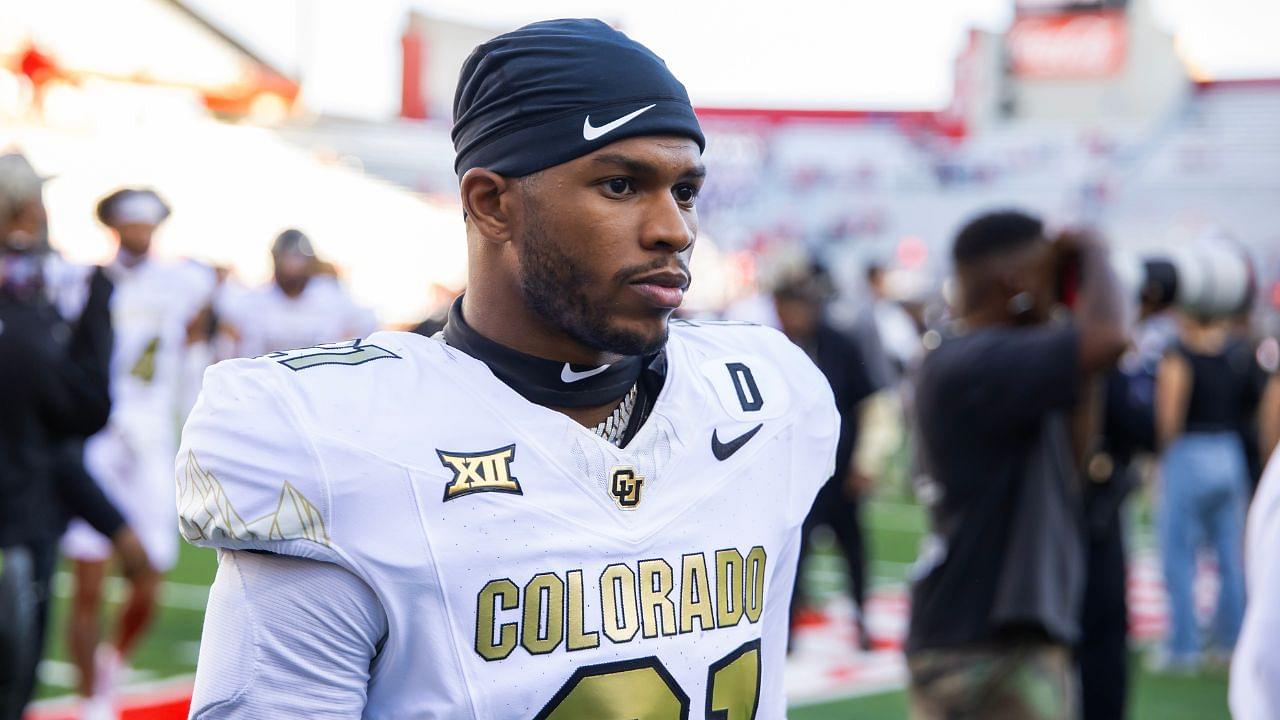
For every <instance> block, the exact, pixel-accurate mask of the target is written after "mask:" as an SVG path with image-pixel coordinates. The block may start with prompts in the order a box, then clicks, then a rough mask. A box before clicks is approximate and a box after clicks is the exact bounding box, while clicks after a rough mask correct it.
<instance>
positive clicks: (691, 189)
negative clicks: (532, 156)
mask: <svg viewBox="0 0 1280 720" xmlns="http://www.w3.org/2000/svg"><path fill="white" fill-rule="evenodd" d="M704 175H705V170H704V168H703V166H702V163H701V161H700V159H699V152H698V146H697V144H696V143H694V142H693V141H692V140H689V139H686V138H679V137H642V138H631V139H627V140H621V141H618V142H616V143H613V144H611V145H608V146H606V147H604V148H601V149H600V150H597V151H596V152H594V153H592V154H590V155H585V156H583V157H581V158H577V159H575V160H572V161H570V162H567V163H564V164H562V165H557V166H555V167H552V168H549V169H547V170H544V171H542V172H540V173H537V174H536V175H535V176H531V177H529V178H525V179H524V180H522V181H520V182H521V189H520V193H521V197H522V201H521V205H522V214H521V219H522V222H521V223H520V226H519V227H518V228H517V230H516V233H515V235H514V238H513V246H514V250H515V252H516V253H517V254H518V257H517V259H518V263H519V277H520V285H521V291H522V292H523V294H524V297H525V301H526V302H527V303H528V304H529V306H530V307H531V308H533V309H534V310H535V311H536V312H537V313H538V314H539V315H541V316H542V317H544V318H546V319H547V321H548V322H550V323H551V324H553V325H554V326H556V327H557V328H559V329H560V330H561V331H563V332H564V333H566V334H567V335H569V336H570V337H572V338H573V339H574V340H576V341H578V342H580V343H582V344H583V345H585V346H587V347H589V348H592V349H594V350H599V351H602V352H611V353H617V354H620V355H641V354H645V353H650V352H654V351H656V350H658V349H660V348H661V347H662V346H663V345H664V344H665V343H666V339H667V320H668V319H669V318H670V317H671V313H672V312H673V311H674V310H675V309H676V308H677V307H678V306H679V305H680V303H681V301H682V300H683V296H684V290H685V289H686V288H687V287H688V285H689V256H690V255H691V254H692V252H693V243H694V239H695V238H696V236H697V232H698V213H697V210H696V209H695V202H696V197H697V194H698V191H699V189H700V188H701V186H702V180H703V176H704Z"/></svg>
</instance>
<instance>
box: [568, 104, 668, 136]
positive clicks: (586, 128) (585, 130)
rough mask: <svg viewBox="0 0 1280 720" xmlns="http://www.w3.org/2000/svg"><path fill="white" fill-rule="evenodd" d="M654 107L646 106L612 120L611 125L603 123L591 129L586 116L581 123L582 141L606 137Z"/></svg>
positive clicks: (589, 118)
mask: <svg viewBox="0 0 1280 720" xmlns="http://www.w3.org/2000/svg"><path fill="white" fill-rule="evenodd" d="M656 106H657V105H656V103H655V104H654V105H646V106H645V107H642V108H640V109H639V110H636V111H635V112H631V113H627V114H626V115H623V116H622V117H620V118H618V119H617V120H614V121H613V122H611V123H605V124H604V125H601V126H600V127H593V126H592V125H591V116H590V115H588V116H587V117H586V119H584V120H583V121H582V139H583V140H595V139H596V138H599V137H603V136H604V135H607V134H609V133H611V132H613V131H614V130H617V129H618V128H620V127H622V126H623V125H626V124H627V123H629V122H631V121H632V120H635V119H636V118H638V117H640V115H641V114H643V113H645V112H647V111H649V110H652V109H653V108H654V107H656Z"/></svg>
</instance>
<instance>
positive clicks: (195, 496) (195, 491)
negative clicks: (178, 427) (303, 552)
mask: <svg viewBox="0 0 1280 720" xmlns="http://www.w3.org/2000/svg"><path fill="white" fill-rule="evenodd" d="M177 491H178V527H179V530H180V531H181V532H182V536H183V537H184V538H186V539H187V541H188V542H192V543H199V542H201V541H204V542H207V543H209V544H215V545H216V544H217V542H216V541H218V540H222V539H227V540H232V541H235V540H241V541H255V540H257V541H261V540H310V541H312V542H316V543H320V544H321V545H325V546H328V545H329V544H330V539H329V532H328V530H327V529H326V528H325V523H324V517H323V516H322V515H321V513H320V509H319V508H317V507H316V506H315V504H314V503H312V502H311V501H310V500H308V499H307V497H306V496H305V495H303V494H302V492H301V491H300V490H298V489H297V488H296V487H294V486H293V485H292V484H290V483H289V482H288V481H281V483H280V496H279V499H278V500H277V501H276V507H275V510H273V511H272V512H270V513H267V514H266V515H263V516H262V517H259V518H256V519H254V520H249V521H246V520H245V519H244V518H242V517H241V516H240V513H238V512H237V511H236V509H235V507H234V506H233V505H232V504H231V499H230V498H229V497H228V496H227V492H226V489H225V488H224V487H223V486H222V483H221V482H219V480H218V478H217V477H215V476H214V475H213V473H210V472H208V471H206V470H205V469H204V468H202V467H200V463H199V461H197V460H196V454H195V452H194V451H188V452H187V463H186V467H185V468H184V469H183V471H182V472H180V473H178V488H177Z"/></svg>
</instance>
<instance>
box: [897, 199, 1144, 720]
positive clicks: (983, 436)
mask: <svg viewBox="0 0 1280 720" xmlns="http://www.w3.org/2000/svg"><path fill="white" fill-rule="evenodd" d="M1066 258H1073V259H1074V262H1076V263H1078V267H1079V268H1080V276H1081V277H1082V278H1083V284H1082V286H1081V288H1080V292H1079V295H1078V296H1077V298H1076V303H1075V307H1074V312H1073V313H1072V314H1071V316H1070V320H1068V321H1065V322H1051V321H1050V317H1051V314H1052V313H1051V311H1052V309H1053V307H1054V306H1055V300H1056V295H1055V289H1056V287H1057V283H1056V279H1057V278H1058V277H1060V275H1061V269H1062V267H1064V264H1065V263H1064V259H1066ZM953 259H954V261H955V270H956V281H957V290H958V297H957V298H956V299H957V305H958V307H957V318H958V320H959V323H957V330H958V332H957V333H956V334H954V335H953V336H951V337H948V338H946V339H945V340H944V341H943V343H942V344H941V346H940V347H938V348H937V349H936V350H934V351H933V352H932V353H931V354H930V355H928V356H927V357H926V358H925V360H924V363H923V365H922V368H921V370H920V377H919V383H918V390H917V410H918V413H917V414H918V418H919V421H918V422H919V431H920V436H921V438H920V439H921V444H922V453H923V456H924V461H925V464H926V466H927V468H928V470H929V471H930V475H931V476H932V478H933V479H934V482H935V483H936V488H934V489H935V491H936V492H934V493H931V494H932V495H933V496H935V498H936V500H935V502H934V504H933V506H932V507H931V513H932V524H933V532H932V534H931V536H930V537H929V539H928V541H927V542H926V545H925V547H924V548H922V552H921V557H920V560H919V562H918V565H917V568H916V570H915V577H914V580H915V582H914V584H913V587H912V614H911V621H910V628H909V631H908V638H907V647H906V649H907V662H908V668H909V670H910V674H911V685H910V695H911V712H912V717H914V718H924V719H932V718H948V719H953V718H1036V719H1039V718H1069V717H1073V716H1074V713H1075V707H1074V706H1075V705H1076V702H1077V698H1076V695H1075V682H1076V681H1075V675H1076V673H1075V670H1074V666H1073V663H1072V661H1071V653H1070V649H1069V648H1070V646H1071V645H1072V644H1073V643H1074V642H1075V641H1076V639H1077V638H1078V636H1079V632H1080V629H1079V625H1080V617H1081V598H1082V593H1083V583H1084V526H1083V525H1084V523H1083V508H1082V502H1081V487H1080V482H1081V481H1080V474H1079V467H1080V460H1079V458H1080V457H1081V456H1082V452H1083V448H1084V446H1085V444H1086V443H1085V439H1086V438H1089V437H1091V436H1092V434H1093V428H1091V427H1090V426H1089V423H1088V422H1086V421H1087V420H1089V419H1091V418H1090V415H1089V413H1088V412H1087V411H1088V410H1091V409H1092V408H1093V407H1094V405H1095V404H1094V403H1089V402H1083V400H1085V399H1087V398H1091V397H1092V396H1093V392H1092V390H1091V388H1092V385H1093V382H1094V380H1095V375H1096V374H1097V373H1099V372H1101V371H1104V370H1106V369H1107V368H1109V367H1111V366H1112V365H1114V363H1115V361H1116V360H1117V359H1118V357H1119V356H1120V354H1121V352H1123V350H1124V348H1125V345H1126V344H1127V341H1128V340H1127V335H1126V333H1125V331H1124V328H1123V323H1122V322H1121V317H1120V315H1121V313H1120V309H1121V301H1120V298H1119V294H1118V292H1117V286H1116V282H1115V278H1114V276H1113V275H1112V273H1111V270H1110V267H1109V265H1108V263H1107V260H1106V253H1105V249H1104V248H1103V247H1102V246H1101V244H1100V242H1099V241H1098V240H1097V239H1095V238H1094V237H1092V236H1090V235H1088V234H1082V233H1070V234H1063V235H1061V236H1059V237H1058V238H1056V239H1055V240H1054V241H1052V242H1051V241H1049V240H1048V239H1047V238H1046V235H1045V232H1044V228H1043V225H1042V224H1041V222H1040V221H1039V220H1038V219H1036V218H1033V217H1031V216H1028V215H1025V214H1022V213H1017V212H1000V213H992V214H988V215H984V216H981V217H978V218H977V219H975V220H973V221H971V222H970V223H968V224H967V225H966V226H965V227H964V228H963V229H962V230H961V231H960V233H959V235H958V236H957V238H956V241H955V246H954V251H953Z"/></svg>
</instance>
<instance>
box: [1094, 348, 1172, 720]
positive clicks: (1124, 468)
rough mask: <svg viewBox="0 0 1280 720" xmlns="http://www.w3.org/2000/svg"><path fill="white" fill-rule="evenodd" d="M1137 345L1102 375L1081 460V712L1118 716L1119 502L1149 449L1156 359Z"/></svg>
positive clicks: (1123, 592)
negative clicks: (1096, 417) (1092, 433)
mask: <svg viewBox="0 0 1280 720" xmlns="http://www.w3.org/2000/svg"><path fill="white" fill-rule="evenodd" d="M1158 360H1159V358H1158V356H1157V357H1150V356H1148V355H1146V354H1143V353H1142V352H1140V351H1139V350H1138V349H1136V348H1135V349H1131V350H1130V351H1129V352H1128V353H1126V355H1125V357H1124V358H1123V359H1122V361H1121V363H1120V364H1119V366H1118V367H1117V368H1116V369H1114V370H1112V371H1111V372H1110V373H1109V374H1108V375H1107V378H1106V381H1105V385H1104V388H1103V391H1102V392H1103V399H1102V428H1101V434H1100V435H1099V437H1098V438H1097V442H1096V445H1095V446H1094V448H1093V450H1092V452H1091V454H1090V457H1089V461H1088V463H1087V464H1086V465H1085V468H1084V474H1085V483H1084V498H1083V499H1084V522H1085V538H1086V541H1085V583H1084V598H1083V600H1082V607H1081V619H1080V640H1079V643H1078V645H1077V647H1076V658H1077V664H1078V667H1079V673H1080V693H1079V697H1080V717H1081V718H1082V719H1083V720H1120V718H1124V717H1125V716H1126V714H1127V711H1128V700H1129V602H1128V596H1127V593H1128V586H1129V584H1128V547H1127V541H1126V531H1125V524H1126V517H1125V512H1124V511H1125V508H1126V506H1127V502H1126V501H1127V500H1128V498H1129V496H1130V494H1131V493H1132V492H1133V490H1134V489H1135V488H1136V487H1137V486H1138V484H1139V482H1140V476H1139V472H1138V468H1137V467H1136V462H1137V461H1138V460H1139V459H1140V457H1142V456H1144V455H1145V454H1146V453H1150V452H1152V451H1153V450H1154V449H1155V419H1154V417H1153V416H1154V409H1153V406H1154V394H1155V389H1154V385H1155V364H1156V362H1157V361H1158Z"/></svg>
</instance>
